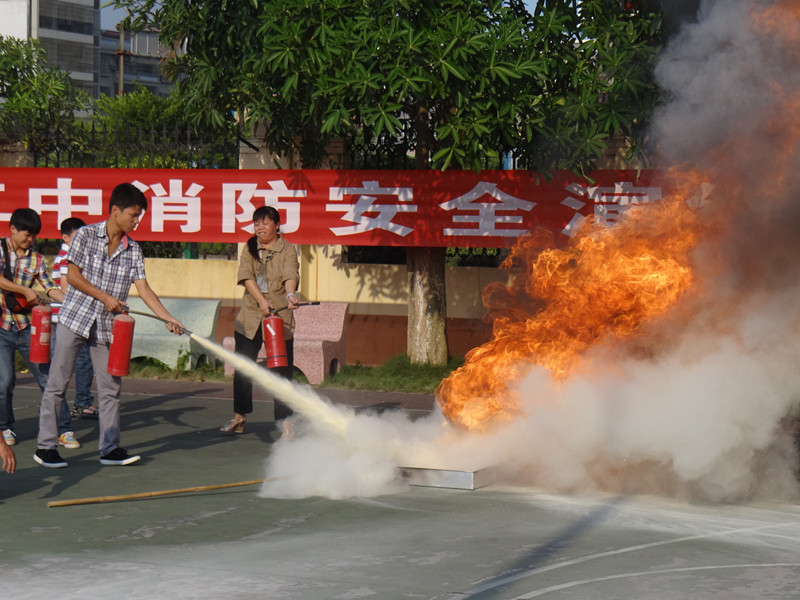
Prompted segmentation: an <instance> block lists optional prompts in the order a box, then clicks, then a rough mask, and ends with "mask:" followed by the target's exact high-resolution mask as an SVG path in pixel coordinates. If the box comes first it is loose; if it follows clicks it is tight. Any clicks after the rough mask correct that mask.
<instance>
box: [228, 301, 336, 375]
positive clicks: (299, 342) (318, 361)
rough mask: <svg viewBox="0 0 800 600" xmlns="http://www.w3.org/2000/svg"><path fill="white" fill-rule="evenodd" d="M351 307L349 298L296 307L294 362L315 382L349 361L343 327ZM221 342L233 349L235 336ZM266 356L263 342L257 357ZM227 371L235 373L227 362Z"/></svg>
mask: <svg viewBox="0 0 800 600" xmlns="http://www.w3.org/2000/svg"><path fill="white" fill-rule="evenodd" d="M348 307H349V304H348V303H347V302H321V303H320V304H309V305H305V306H299V307H298V308H297V309H296V310H295V311H294V318H295V323H296V327H295V332H294V366H295V367H297V368H298V369H300V370H301V371H302V372H303V374H304V375H305V376H306V378H307V379H308V382H309V383H310V384H312V385H319V384H320V383H322V382H323V381H324V379H325V377H327V376H329V375H333V374H334V373H337V372H338V371H339V370H340V369H341V368H342V367H343V366H344V365H345V364H346V363H345V334H344V329H345V324H346V322H347V311H348ZM222 345H223V346H224V347H225V348H227V349H228V350H231V351H233V350H234V347H235V342H234V338H233V337H226V338H225V339H224V340H223V342H222ZM265 357H266V354H265V351H264V347H263V346H262V347H261V351H260V352H259V354H258V360H264V359H265ZM225 374H226V375H232V374H233V367H231V366H230V365H228V364H227V363H226V364H225Z"/></svg>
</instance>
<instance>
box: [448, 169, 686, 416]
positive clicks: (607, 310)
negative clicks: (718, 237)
mask: <svg viewBox="0 0 800 600" xmlns="http://www.w3.org/2000/svg"><path fill="white" fill-rule="evenodd" d="M682 177H683V180H682V181H683V185H685V186H686V190H688V189H692V190H693V191H694V190H697V185H698V183H699V182H698V180H697V178H695V177H686V174H682ZM690 181H691V182H693V183H694V186H693V187H691V188H690V187H689V184H688V183H687V182H690ZM679 192H680V191H679ZM688 197H689V195H688V194H684V195H680V193H679V195H678V196H676V197H675V198H671V199H667V200H664V201H662V202H660V203H659V204H655V205H647V206H643V207H638V208H631V209H629V210H628V212H627V213H626V214H625V217H624V218H622V219H620V221H619V222H618V223H617V224H616V225H614V226H613V227H605V226H603V225H601V224H597V223H595V222H594V221H593V220H591V219H589V220H587V224H586V225H585V226H584V228H583V229H582V230H581V232H580V238H579V239H575V240H574V241H573V243H571V244H570V245H569V247H567V248H566V249H553V248H550V249H544V250H543V249H542V248H543V245H546V244H547V240H546V239H543V238H542V236H541V235H531V236H528V237H526V238H524V239H521V240H520V241H519V242H518V243H517V245H516V246H515V247H514V248H513V250H512V251H511V254H510V256H509V258H508V259H507V260H506V262H505V263H504V265H503V266H504V268H506V269H507V270H509V271H511V274H512V278H511V279H512V281H511V283H510V284H509V285H508V286H506V285H503V284H500V283H498V284H495V285H494V286H490V287H488V288H487V289H486V290H485V292H484V303H485V304H486V305H487V306H489V307H490V315H491V316H493V317H494V332H493V339H492V340H491V341H490V342H488V343H486V344H484V345H483V346H481V347H479V348H476V349H474V350H472V351H471V352H470V353H469V354H468V355H467V361H466V363H465V364H464V365H463V366H462V367H461V368H460V369H458V370H457V371H455V372H454V373H452V374H451V375H450V376H449V377H448V378H447V379H445V380H444V381H443V382H442V384H441V385H440V386H439V388H438V389H437V392H436V393H437V400H438V402H439V405H440V406H441V408H442V410H443V412H444V414H445V416H446V417H447V418H448V419H450V420H451V421H452V422H454V423H457V424H459V425H462V426H464V427H466V428H469V429H478V430H483V429H486V428H487V427H488V426H489V425H490V424H492V423H495V422H498V421H504V420H507V419H510V418H511V417H513V416H514V415H515V414H518V413H519V412H520V402H519V397H518V395H517V393H516V392H515V391H514V390H513V384H514V382H517V381H519V380H520V379H521V378H522V377H523V376H524V375H525V373H526V372H527V371H528V370H529V369H530V368H531V367H532V366H533V365H540V366H542V367H544V368H546V369H548V370H549V371H550V372H551V373H552V376H553V377H555V378H557V379H564V378H566V377H567V376H568V375H569V373H570V371H571V370H572V369H573V368H574V367H575V365H576V363H577V362H578V361H579V359H580V357H581V355H582V354H583V353H585V352H586V350H587V349H589V348H590V347H592V346H593V345H595V344H597V343H598V342H603V341H613V340H624V339H628V338H631V337H632V336H634V335H636V334H637V332H639V331H640V330H641V328H642V327H643V325H644V324H645V323H647V322H648V321H649V320H651V319H652V318H653V317H655V316H657V315H660V314H663V313H664V312H666V311H667V310H668V309H669V308H670V307H671V306H672V305H674V304H675V302H676V301H677V300H678V298H679V297H680V296H681V295H682V294H683V293H684V292H685V291H686V290H687V289H688V288H689V286H690V285H691V284H692V281H693V275H692V270H691V268H690V266H689V252H690V250H691V249H692V248H694V247H695V245H696V241H697V236H698V235H699V225H698V224H697V220H696V215H695V212H694V210H693V209H691V208H689V207H688V205H687V202H686V200H687V199H688Z"/></svg>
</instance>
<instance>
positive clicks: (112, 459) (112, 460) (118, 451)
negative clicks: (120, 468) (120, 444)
mask: <svg viewBox="0 0 800 600" xmlns="http://www.w3.org/2000/svg"><path fill="white" fill-rule="evenodd" d="M141 458H142V457H141V456H138V455H136V456H131V455H130V454H128V451H127V450H123V449H122V448H114V449H113V450H112V451H111V452H109V453H108V454H106V455H105V456H101V457H100V464H101V465H129V464H131V463H135V462H136V461H137V460H140V459H141Z"/></svg>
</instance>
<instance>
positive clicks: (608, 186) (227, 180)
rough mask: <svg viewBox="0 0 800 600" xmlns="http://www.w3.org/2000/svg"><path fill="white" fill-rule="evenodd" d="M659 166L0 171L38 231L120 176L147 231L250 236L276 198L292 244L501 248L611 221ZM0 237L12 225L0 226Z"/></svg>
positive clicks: (171, 237)
mask: <svg viewBox="0 0 800 600" xmlns="http://www.w3.org/2000/svg"><path fill="white" fill-rule="evenodd" d="M660 173H661V172H660V171H596V172H594V173H592V174H591V178H592V182H591V183H589V182H588V181H587V180H584V179H582V178H580V177H578V176H576V175H575V174H574V173H571V172H568V171H559V172H557V173H556V174H555V177H554V178H553V179H552V180H550V181H545V180H544V178H540V177H538V176H537V175H536V174H530V173H528V172H527V171H483V172H481V173H475V172H474V171H446V172H439V171H330V170H283V171H281V170H211V169H209V170H193V169H173V170H170V169H50V168H42V169H33V168H3V169H0V219H2V220H3V221H5V222H8V220H9V218H10V216H11V212H12V211H13V210H14V209H16V208H19V207H24V206H28V207H30V208H33V209H34V210H36V211H37V212H38V213H39V214H40V215H41V216H42V224H43V228H42V232H41V233H40V234H39V237H42V238H59V237H60V234H59V225H60V223H61V221H63V220H64V219H66V218H67V217H80V218H81V219H83V220H84V221H86V222H87V223H95V222H98V221H102V220H104V218H105V216H107V214H108V212H107V211H108V199H109V197H110V195H111V190H112V189H113V188H114V186H116V185H117V184H118V183H121V182H126V181H128V182H131V183H133V184H134V185H136V186H137V187H139V188H140V189H141V190H142V191H143V192H144V194H145V196H146V197H147V202H148V210H147V211H146V212H145V214H144V215H143V217H142V219H141V222H140V223H139V227H138V228H137V230H136V232H135V233H134V234H133V237H134V239H137V240H140V241H185V242H243V241H245V240H246V239H247V238H248V237H249V236H250V235H251V234H252V221H251V219H252V215H253V210H254V209H255V208H257V207H258V206H263V205H264V204H270V205H272V206H275V207H276V208H277V209H278V210H279V212H280V214H281V223H282V225H281V231H282V232H283V233H284V235H285V236H286V238H287V239H288V240H289V241H291V242H293V243H295V244H343V245H351V246H453V247H460V246H471V247H503V246H510V245H511V244H513V242H514V239H515V238H516V237H517V236H519V235H521V234H523V233H525V232H528V231H530V230H531V229H533V228H534V227H537V226H544V227H547V228H549V229H552V230H554V231H556V232H559V233H560V234H561V236H563V239H566V237H567V236H569V234H570V233H571V232H572V231H574V229H575V227H576V225H577V224H578V223H579V222H580V221H581V220H582V219H583V218H584V217H585V216H586V215H590V214H594V215H596V216H597V217H598V218H600V219H603V220H606V221H608V222H609V223H613V222H614V221H615V220H616V219H617V217H618V216H619V213H620V212H621V211H624V210H625V209H626V208H628V207H630V206H632V205H635V204H643V203H648V202H654V201H657V200H659V199H660V198H661V197H662V189H661V187H660V185H661V184H660V183H658V178H659V175H660ZM0 235H4V234H3V233H2V232H0Z"/></svg>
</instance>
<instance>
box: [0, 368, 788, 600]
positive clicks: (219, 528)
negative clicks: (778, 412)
mask: <svg viewBox="0 0 800 600" xmlns="http://www.w3.org/2000/svg"><path fill="white" fill-rule="evenodd" d="M125 391H126V393H125V397H124V410H123V445H124V446H125V447H127V448H128V449H129V450H131V451H134V452H136V453H140V454H142V455H143V457H144V458H143V460H142V461H141V462H140V463H138V464H136V465H132V466H129V467H102V466H100V464H99V462H98V460H97V458H98V456H97V451H96V443H97V434H96V423H95V422H92V421H77V422H76V423H75V425H76V434H77V436H78V437H79V439H81V440H82V441H84V442H85V445H84V447H83V448H81V449H78V450H64V451H63V452H62V455H63V456H64V457H65V458H66V459H67V460H68V461H69V462H70V466H69V468H67V469H53V470H46V469H44V468H42V467H39V466H38V465H36V464H35V463H34V462H33V459H32V458H31V456H32V454H33V452H34V450H35V440H34V439H33V438H34V437H35V432H36V411H37V408H38V398H39V395H38V392H37V390H36V389H35V388H34V387H33V385H32V382H31V381H30V380H26V379H25V378H23V379H22V381H21V384H20V386H19V387H18V390H17V394H16V397H15V410H16V411H17V419H18V423H19V424H18V433H19V435H20V443H19V444H18V445H17V446H16V447H15V450H16V452H17V458H18V463H19V464H18V471H17V473H16V474H14V475H6V474H0V581H2V586H3V591H4V592H5V595H6V596H7V597H9V598H13V599H14V600H21V599H28V598H30V599H44V598H58V599H59V600H62V599H63V600H66V599H72V598H75V599H77V598H81V599H87V598H98V599H106V598H109V599H116V598H126V599H128V598H129V599H140V598H141V599H145V598H147V599H154V598H168V599H175V598H187V599H189V598H192V599H194V598H234V599H245V598H248V599H249V598H270V599H271V598H275V599H302V600H315V599H319V600H332V599H347V600H357V599H362V598H375V599H387V600H394V599H404V598H414V599H431V600H433V599H436V600H439V599H447V600H455V599H459V600H461V599H467V598H475V599H485V600H488V599H491V600H506V599H522V598H545V599H549V600H555V599H559V600H564V599H591V600H604V599H642V600H646V599H653V600H656V599H658V600H672V599H676V600H677V599H692V600H712V599H713V600H736V599H764V598H769V599H793V600H795V599H797V598H800V506H796V505H793V504H767V503H764V504H747V505H709V504H689V503H683V502H679V501H674V500H666V499H659V498H652V497H603V496H596V497H586V496H581V497H574V496H557V495H551V494H547V493H544V492H542V491H541V490H535V489H525V488H518V487H511V486H508V485H503V484H495V485H492V486H489V487H485V488H482V489H479V490H475V491H463V490H447V489H436V488H421V487H411V488H409V489H407V490H406V491H404V492H402V493H397V494H392V495H388V496H381V497H378V498H372V499H352V500H328V499H323V498H307V499H302V500H274V499H265V498H260V497H258V496H257V494H256V492H257V489H258V486H255V485H253V486H245V487H237V488H229V489H221V490H214V491H206V492H197V493H191V494H182V495H177V496H163V497H155V498H147V499H140V500H130V501H125V502H114V503H104V504H91V505H83V506H68V507H60V508H48V507H47V502H48V501H51V500H66V499H75V498H87V497H95V496H106V495H119V494H128V493H141V492H148V491H158V490H169V489H176V488H184V487H193V486H200V485H215V484H222V483H230V482H240V481H248V480H254V479H260V478H263V477H264V460H265V458H266V456H267V455H268V453H269V452H270V448H271V445H272V443H273V441H274V439H275V438H276V437H277V432H276V431H275V430H274V428H273V426H272V423H271V422H270V419H271V403H270V402H269V401H268V400H267V399H266V398H261V399H260V400H259V401H258V402H257V405H256V412H255V413H254V418H253V419H251V421H250V422H248V430H247V432H246V433H245V434H243V435H241V436H236V437H235V438H226V437H221V436H219V435H218V434H217V427H218V426H219V425H220V424H221V423H222V422H223V421H224V420H225V418H227V416H228V415H229V413H230V410H231V406H230V400H229V399H230V388H229V385H226V384H215V383H209V384H197V385H195V384H177V385H176V384H175V383H174V382H171V383H169V382H167V383H165V382H141V381H134V380H129V381H126V382H125ZM331 395H332V396H335V398H334V399H338V400H341V401H349V402H351V403H354V404H362V405H369V404H374V405H381V406H398V405H400V406H403V407H405V408H406V409H408V410H428V409H429V408H430V398H429V397H425V396H416V395H402V394H401V395H380V394H374V393H367V394H364V393H361V394H352V393H348V394H342V393H331Z"/></svg>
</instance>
